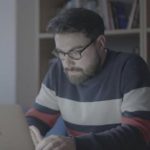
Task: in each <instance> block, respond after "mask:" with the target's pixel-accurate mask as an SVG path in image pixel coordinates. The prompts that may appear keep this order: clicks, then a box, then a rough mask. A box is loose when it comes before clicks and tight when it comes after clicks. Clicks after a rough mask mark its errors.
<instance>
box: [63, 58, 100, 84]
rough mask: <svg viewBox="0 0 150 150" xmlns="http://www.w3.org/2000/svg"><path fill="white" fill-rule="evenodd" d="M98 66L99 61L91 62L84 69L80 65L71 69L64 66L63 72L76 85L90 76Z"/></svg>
mask: <svg viewBox="0 0 150 150" xmlns="http://www.w3.org/2000/svg"><path fill="white" fill-rule="evenodd" d="M99 67H100V61H98V62H97V63H94V64H91V65H90V66H88V67H87V68H86V69H83V68H80V67H72V68H71V69H67V68H65V69H64V72H65V74H66V76H67V77H68V79H69V81H70V82H71V83H72V84H76V85H78V84H81V83H83V82H85V81H86V80H88V79H90V78H92V77H93V76H94V75H95V73H96V71H97V69H99Z"/></svg>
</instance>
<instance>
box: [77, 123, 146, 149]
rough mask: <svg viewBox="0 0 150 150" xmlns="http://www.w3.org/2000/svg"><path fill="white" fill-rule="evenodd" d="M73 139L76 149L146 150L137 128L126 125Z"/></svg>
mask: <svg viewBox="0 0 150 150" xmlns="http://www.w3.org/2000/svg"><path fill="white" fill-rule="evenodd" d="M75 141H76V150H148V145H146V144H145V142H144V140H143V139H142V136H141V133H140V132H139V131H138V129H137V128H135V127H132V126H128V125H123V126H119V127H117V128H114V129H111V130H110V131H106V132H103V133H97V134H90V135H86V136H81V137H76V138H75Z"/></svg>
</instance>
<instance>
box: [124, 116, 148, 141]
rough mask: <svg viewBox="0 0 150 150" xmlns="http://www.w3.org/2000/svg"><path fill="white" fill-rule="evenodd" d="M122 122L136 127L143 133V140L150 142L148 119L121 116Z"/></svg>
mask: <svg viewBox="0 0 150 150" xmlns="http://www.w3.org/2000/svg"><path fill="white" fill-rule="evenodd" d="M122 123H123V124H128V125H132V126H134V127H137V128H138V129H139V130H140V131H141V133H142V134H143V137H144V139H145V141H146V142H150V120H145V119H141V118H138V117H133V118H127V117H123V118H122Z"/></svg>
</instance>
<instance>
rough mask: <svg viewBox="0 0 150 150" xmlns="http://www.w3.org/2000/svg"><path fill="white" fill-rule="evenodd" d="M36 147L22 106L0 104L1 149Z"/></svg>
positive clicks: (30, 149) (24, 149) (18, 149)
mask: <svg viewBox="0 0 150 150" xmlns="http://www.w3.org/2000/svg"><path fill="white" fill-rule="evenodd" d="M34 149H35V148H34V145H33V143H32V139H31V136H30V133H29V128H28V125H27V122H26V120H25V117H24V114H23V112H22V110H21V108H20V106H18V105H11V104H10V105H0V150H34Z"/></svg>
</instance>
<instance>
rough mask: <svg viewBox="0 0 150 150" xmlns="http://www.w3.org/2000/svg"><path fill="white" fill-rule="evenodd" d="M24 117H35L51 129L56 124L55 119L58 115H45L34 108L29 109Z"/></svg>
mask: <svg viewBox="0 0 150 150" xmlns="http://www.w3.org/2000/svg"><path fill="white" fill-rule="evenodd" d="M26 116H29V117H35V118H37V119H39V120H41V121H43V122H44V123H46V124H47V125H48V126H50V127H52V126H53V125H54V123H55V122H56V120H57V118H58V117H59V114H46V113H43V112H40V111H38V110H36V109H34V108H31V109H30V110H29V111H28V112H27V113H26Z"/></svg>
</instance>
